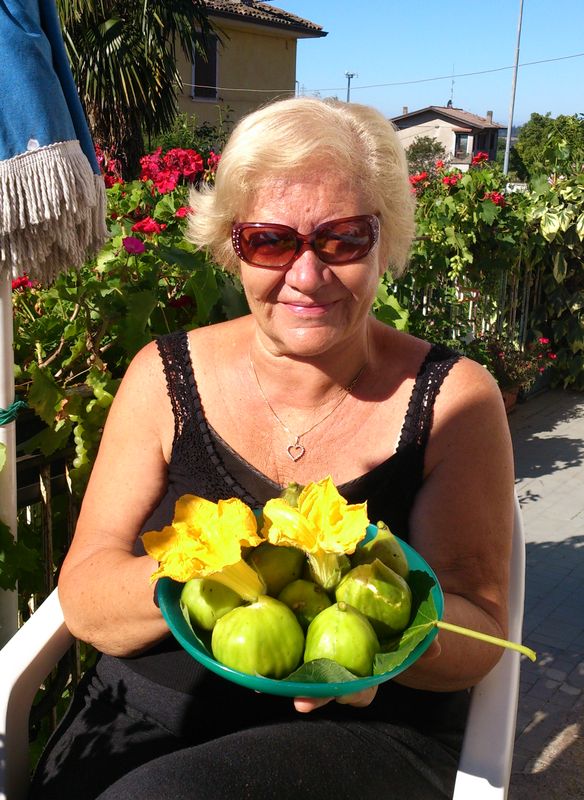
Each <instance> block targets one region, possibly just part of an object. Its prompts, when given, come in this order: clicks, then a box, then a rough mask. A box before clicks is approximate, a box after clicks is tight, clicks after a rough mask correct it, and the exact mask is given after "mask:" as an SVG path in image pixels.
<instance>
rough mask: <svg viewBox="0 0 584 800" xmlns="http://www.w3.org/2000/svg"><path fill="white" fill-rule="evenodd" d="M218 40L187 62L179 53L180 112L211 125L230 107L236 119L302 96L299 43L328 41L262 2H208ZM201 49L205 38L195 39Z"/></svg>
mask: <svg viewBox="0 0 584 800" xmlns="http://www.w3.org/2000/svg"><path fill="white" fill-rule="evenodd" d="M204 2H205V5H206V6H207V9H208V12H209V20H210V21H211V23H212V24H213V26H214V28H215V30H216V31H217V35H211V36H210V37H209V40H208V41H207V43H206V48H205V49H206V58H205V57H204V56H203V55H201V54H200V53H199V52H195V53H194V54H193V57H192V59H190V60H187V59H185V57H184V55H183V54H182V52H181V51H180V50H179V56H178V67H179V71H180V75H181V78H182V80H183V92H182V94H179V109H180V111H182V112H183V113H184V112H186V113H187V114H188V115H189V116H190V115H192V114H195V115H196V117H197V120H198V122H200V123H202V122H208V123H209V124H211V125H214V124H216V123H217V121H218V119H219V113H220V107H223V109H225V107H229V109H230V110H231V116H230V118H231V120H232V121H233V122H236V121H237V120H238V119H240V118H241V117H242V116H244V114H247V113H248V112H250V111H253V110H254V109H256V108H258V107H259V106H261V105H264V103H267V102H268V101H270V100H273V99H275V98H277V97H289V96H291V95H294V94H295V93H296V46H297V41H298V39H310V38H319V37H322V36H326V35H327V32H326V31H323V30H322V27H321V26H320V25H317V24H316V23H315V22H311V21H310V20H307V19H303V18H302V17H297V16H295V15H294V14H289V13H288V12H287V11H284V10H283V9H281V8H275V7H274V6H272V5H270V4H268V3H263V2H259V0H239V1H238V0H204ZM195 36H196V37H197V41H198V42H199V43H200V44H204V43H203V42H202V37H201V35H200V34H195Z"/></svg>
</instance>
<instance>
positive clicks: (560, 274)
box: [553, 250, 568, 283]
mask: <svg viewBox="0 0 584 800" xmlns="http://www.w3.org/2000/svg"><path fill="white" fill-rule="evenodd" d="M567 270H568V264H567V262H566V258H565V256H564V254H563V253H562V251H561V250H557V251H556V252H555V253H554V259H553V273H554V278H555V279H556V281H557V282H558V283H563V282H564V279H565V277H566V272H567Z"/></svg>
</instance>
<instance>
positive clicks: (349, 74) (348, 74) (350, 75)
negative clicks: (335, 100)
mask: <svg viewBox="0 0 584 800" xmlns="http://www.w3.org/2000/svg"><path fill="white" fill-rule="evenodd" d="M358 77H359V76H358V75H357V73H356V72H345V78H346V79H347V103H349V102H350V100H351V78H358Z"/></svg>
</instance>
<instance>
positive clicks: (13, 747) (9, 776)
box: [0, 589, 74, 800]
mask: <svg viewBox="0 0 584 800" xmlns="http://www.w3.org/2000/svg"><path fill="white" fill-rule="evenodd" d="M73 641H74V639H73V636H72V635H71V633H70V632H69V630H68V629H67V626H66V625H65V620H64V618H63V612H62V610H61V604H60V602H59V595H58V592H57V589H54V590H53V592H52V593H51V594H50V595H49V596H48V597H47V599H46V600H45V601H44V602H43V603H42V604H41V605H40V606H39V608H38V609H37V610H36V611H35V613H34V614H33V615H32V616H31V617H30V619H28V620H27V622H26V623H25V624H24V625H23V626H22V627H21V628H20V630H18V631H17V632H16V633H15V634H14V636H13V637H12V638H11V639H9V641H8V642H7V643H6V644H5V645H4V647H3V648H2V650H0V675H1V676H2V681H1V683H0V800H21V798H24V797H26V793H27V789H28V778H29V763H28V719H29V714H30V709H31V707H32V703H33V700H34V698H35V695H36V692H37V691H38V689H39V687H40V685H41V684H42V682H43V680H44V679H45V678H46V677H47V675H48V674H49V672H50V671H51V670H52V669H53V668H54V667H55V666H56V664H57V662H58V661H59V659H60V658H62V657H63V655H64V654H65V653H66V652H67V650H68V649H69V647H70V646H71V645H72V644H73Z"/></svg>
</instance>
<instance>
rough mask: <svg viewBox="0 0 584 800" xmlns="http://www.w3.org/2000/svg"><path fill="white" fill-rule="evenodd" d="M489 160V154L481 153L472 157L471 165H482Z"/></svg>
mask: <svg viewBox="0 0 584 800" xmlns="http://www.w3.org/2000/svg"><path fill="white" fill-rule="evenodd" d="M488 160H489V154H488V153H484V152H482V151H481V152H479V153H477V154H476V155H474V156H473V157H472V161H471V164H482V163H483V161H488Z"/></svg>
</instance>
